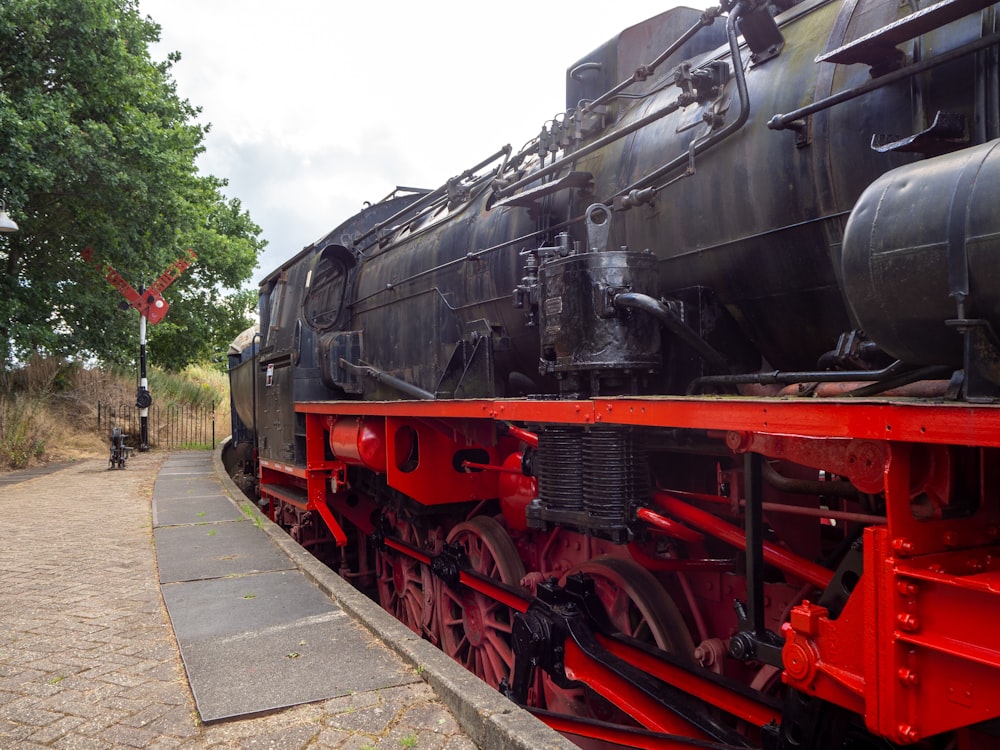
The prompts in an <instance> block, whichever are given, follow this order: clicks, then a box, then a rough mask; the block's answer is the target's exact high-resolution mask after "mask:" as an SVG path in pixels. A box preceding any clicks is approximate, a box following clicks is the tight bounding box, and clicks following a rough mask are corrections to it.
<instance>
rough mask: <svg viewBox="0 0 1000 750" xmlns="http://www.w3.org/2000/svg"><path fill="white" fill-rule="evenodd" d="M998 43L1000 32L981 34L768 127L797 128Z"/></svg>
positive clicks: (780, 116) (778, 117) (777, 118)
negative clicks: (804, 121) (811, 118)
mask: <svg viewBox="0 0 1000 750" xmlns="http://www.w3.org/2000/svg"><path fill="white" fill-rule="evenodd" d="M996 44H1000V34H991V35H990V36H984V37H981V38H979V39H977V40H976V41H974V42H969V43H968V44H963V45H962V46H961V47H956V48H955V49H953V50H949V51H948V52H942V53H941V54H940V55H936V56H935V57H932V58H930V59H927V60H921V61H920V62H918V63H914V64H913V65H908V66H906V67H905V68H899V69H898V70H894V71H892V72H891V73H886V74H885V75H882V76H879V77H878V78H872V79H870V80H868V81H865V82H864V83H863V84H861V85H860V86H855V87H854V88H853V89H846V90H844V91H841V92H839V93H836V94H832V95H831V96H828V97H825V98H823V99H820V100H819V101H815V102H813V103H812V104H807V105H806V106H805V107H800V108H799V109H796V110H792V111H791V112H787V113H785V114H776V115H774V116H773V117H772V118H771V119H770V120H768V123H767V127H769V128H770V129H771V130H786V129H792V130H797V129H799V128H800V127H801V123H800V121H801V120H802V119H803V118H805V117H808V116H809V115H813V114H816V113H817V112H822V111H823V110H825V109H829V108H830V107H834V106H836V105H838V104H842V103H844V102H847V101H850V100H851V99H856V98H857V97H859V96H862V95H864V94H867V93H869V92H872V91H875V90H877V89H880V88H883V87H885V86H889V85H891V84H893V83H897V82H899V81H902V80H904V79H906V78H912V77H914V76H917V75H920V74H921V73H924V72H926V71H928V70H931V69H933V68H936V67H938V66H940V65H945V64H946V63H950V62H952V61H954V60H957V59H959V58H961V57H965V56H966V55H971V54H974V53H976V52H979V51H980V50H983V49H986V48H987V47H992V46H994V45H996Z"/></svg>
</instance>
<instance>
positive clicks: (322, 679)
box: [177, 584, 420, 722]
mask: <svg viewBox="0 0 1000 750" xmlns="http://www.w3.org/2000/svg"><path fill="white" fill-rule="evenodd" d="M177 585H179V586H187V585H189V584H177ZM333 620H336V622H335V623H334V622H332V621H333ZM178 642H179V643H180V647H181V655H182V657H183V659H184V667H185V669H186V670H187V673H188V678H189V681H190V683H191V692H192V693H193V694H194V699H195V703H196V704H197V707H198V713H199V714H200V715H201V718H202V721H205V722H210V721H216V720H219V719H225V718H229V717H232V716H239V715H243V714H252V713H259V712H261V711H269V710H272V709H275V708H282V707H285V706H290V705H294V704H297V703H307V702H310V701H316V700H323V699H327V698H336V697H338V696H341V695H347V694H348V693H352V692H363V691H366V690H379V689H383V688H388V687H394V686H397V685H405V684H410V683H414V682H419V681H420V678H419V677H417V676H416V675H414V674H413V673H412V672H409V671H407V670H404V669H402V665H401V664H400V662H399V660H397V659H395V658H393V657H392V655H391V654H390V653H389V652H388V651H387V650H386V649H384V648H381V647H380V646H378V644H377V641H375V639H374V638H372V637H371V636H369V635H367V634H365V633H364V632H362V631H361V629H360V628H359V627H358V626H357V625H356V624H355V623H354V622H353V621H352V620H351V618H350V617H349V616H348V615H347V614H345V613H344V612H343V611H342V610H340V611H338V612H336V613H333V612H331V613H329V614H328V615H322V616H318V617H314V618H309V619H305V620H301V621H296V620H292V621H290V622H286V623H284V624H281V625H273V626H271V627H268V628H261V629H256V630H253V631H251V632H248V633H241V634H237V635H230V636H224V637H219V638H209V639H205V640H197V641H190V640H185V639H182V638H180V637H179V636H178Z"/></svg>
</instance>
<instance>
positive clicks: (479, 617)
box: [436, 516, 524, 688]
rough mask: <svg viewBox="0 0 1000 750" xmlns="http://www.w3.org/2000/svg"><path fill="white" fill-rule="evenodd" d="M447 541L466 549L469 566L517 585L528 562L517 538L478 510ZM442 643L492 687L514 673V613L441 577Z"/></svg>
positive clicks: (439, 596) (439, 583)
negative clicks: (525, 560) (518, 550)
mask: <svg viewBox="0 0 1000 750" xmlns="http://www.w3.org/2000/svg"><path fill="white" fill-rule="evenodd" d="M448 541H449V542H451V543H455V544H459V545H461V546H462V548H463V549H464V550H465V554H466V556H467V557H468V560H469V565H470V567H471V568H472V569H473V570H474V571H476V572H477V573H480V574H482V575H484V576H489V577H490V578H494V579H497V580H499V581H502V582H503V583H508V584H511V585H513V586H517V585H518V583H519V582H520V580H521V579H522V578H523V577H524V563H522V562H521V558H520V557H519V556H518V554H517V549H516V548H515V547H514V542H513V541H511V538H510V536H508V534H507V532H506V531H504V529H503V527H502V526H501V525H500V524H499V523H497V522H496V521H495V520H493V519H492V518H489V517H486V516H479V517H476V518H473V519H472V520H471V521H467V522H465V523H460V524H458V525H457V526H456V527H455V528H453V529H452V530H451V533H450V534H448ZM436 584H437V597H436V599H437V609H438V616H439V624H440V627H441V648H442V649H443V650H444V651H445V653H447V654H448V655H450V656H451V657H452V658H453V659H455V660H456V661H457V662H459V663H460V664H462V665H463V666H464V667H465V668H466V669H468V670H470V671H471V672H474V673H475V674H476V675H478V676H479V678H480V679H482V680H483V681H484V682H486V683H487V684H488V685H490V686H491V687H494V688H496V687H499V685H500V681H501V680H502V679H503V678H505V677H507V678H508V679H509V678H510V676H511V674H512V672H513V668H514V652H513V650H512V649H511V644H510V631H511V621H512V618H513V613H512V612H511V611H510V609H509V608H508V607H507V606H506V605H504V604H501V603H500V602H498V601H495V600H493V599H490V598H489V597H486V596H483V595H482V594H479V593H477V592H475V591H472V590H471V589H468V588H466V587H464V586H458V587H456V588H455V589H452V588H450V587H449V586H447V585H446V584H445V583H444V582H442V581H437V582H436Z"/></svg>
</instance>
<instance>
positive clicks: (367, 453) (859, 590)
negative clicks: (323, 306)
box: [260, 397, 1000, 748]
mask: <svg viewBox="0 0 1000 750" xmlns="http://www.w3.org/2000/svg"><path fill="white" fill-rule="evenodd" d="M295 408H296V412H298V413H299V414H301V415H302V416H303V417H304V423H305V441H306V464H305V467H304V468H296V467H294V466H291V465H289V464H283V463H280V462H275V461H271V460H262V461H261V462H260V479H261V496H262V498H263V499H265V500H267V501H268V502H269V504H270V505H269V507H270V512H271V517H272V518H273V519H275V520H276V521H279V522H281V521H282V513H283V512H285V513H287V512H288V511H289V509H297V510H296V511H293V512H308V511H316V512H318V513H319V514H320V516H321V517H322V519H323V521H324V522H325V526H326V527H327V528H328V529H329V532H330V535H331V536H332V538H333V539H334V540H336V543H337V544H338V545H345V544H347V542H348V536H349V535H350V533H351V530H352V528H353V527H356V528H357V529H358V530H359V531H360V532H361V533H363V534H371V533H378V529H377V528H376V524H375V522H374V521H373V515H374V513H373V512H372V511H373V509H374V506H372V505H369V504H367V502H365V501H364V500H363V501H362V502H361V503H360V504H359V503H358V497H357V493H356V492H354V491H352V488H351V487H350V486H349V481H348V470H349V467H351V466H361V467H365V468H366V469H369V470H372V471H374V472H376V473H377V474H382V475H384V477H385V481H386V483H387V485H388V486H389V487H390V488H392V489H394V490H398V491H400V492H402V493H404V494H405V495H407V496H408V497H410V498H413V500H415V501H416V502H417V503H418V504H420V505H421V506H425V507H428V508H432V507H433V506H435V505H438V504H452V503H458V502H469V503H476V502H484V501H487V500H489V499H490V498H497V497H507V498H516V499H514V500H512V501H511V502H509V503H507V505H506V506H505V516H506V515H507V511H508V510H512V511H513V515H514V516H516V515H517V513H518V512H519V508H520V507H523V506H522V505H519V504H523V503H526V502H528V501H529V499H530V496H531V494H532V491H533V490H534V489H535V488H534V487H533V486H532V482H533V480H532V479H531V478H530V477H527V476H525V475H524V474H523V473H522V472H521V470H520V459H521V456H522V449H523V448H524V447H525V446H528V445H530V444H531V443H532V442H533V441H534V439H535V438H534V433H533V432H532V431H531V430H530V429H527V430H526V429H524V428H523V427H519V426H513V425H548V424H571V425H583V426H588V425H599V424H603V425H609V424H614V425H622V426H634V427H644V428H664V429H676V430H696V431H699V433H702V432H703V433H705V434H707V435H708V436H709V437H710V438H714V439H716V440H717V441H718V442H719V444H720V445H724V446H726V447H727V448H728V450H729V451H731V453H732V455H733V456H736V455H738V454H747V455H757V456H761V457H763V458H764V459H765V460H781V461H790V462H792V463H794V464H796V465H799V466H804V467H811V468H813V469H817V470H820V471H821V472H823V473H824V476H826V477H827V478H833V477H839V478H844V479H847V480H850V482H851V483H852V484H853V485H854V486H855V487H856V488H858V489H860V490H862V491H864V492H867V493H872V494H878V495H879V496H884V499H885V516H884V520H883V519H881V518H879V517H878V516H875V517H873V516H872V515H871V514H867V515H866V514H860V513H851V512H849V511H843V512H840V511H838V509H837V508H835V507H833V506H832V505H831V506H830V507H828V508H823V509H810V508H798V507H797V506H795V505H794V504H790V505H789V506H788V508H786V509H785V510H789V511H791V512H793V513H796V514H797V515H798V516H799V517H803V516H804V517H805V518H807V519H811V520H809V521H807V522H808V523H815V524H822V523H830V522H831V521H830V519H837V518H842V519H843V521H844V522H845V523H851V522H854V523H859V522H863V524H864V531H863V540H862V544H861V547H862V549H863V574H862V575H861V576H860V578H859V579H857V580H854V579H853V578H851V576H854V575H855V574H854V573H852V572H850V571H844V572H841V571H834V570H830V569H828V568H825V567H823V566H821V565H818V564H816V563H814V562H813V561H811V560H809V559H806V558H805V557H803V556H802V555H799V554H796V553H794V552H792V551H789V550H788V549H786V548H784V547H783V546H782V545H781V544H780V543H773V542H769V541H764V540H763V539H759V538H757V537H756V536H754V535H755V534H759V530H758V531H757V532H754V531H753V530H752V529H751V527H750V526H749V523H748V525H747V527H746V529H744V528H741V527H740V526H739V525H736V524H734V523H731V522H730V521H728V520H724V519H723V518H722V517H721V515H725V514H728V515H731V516H735V517H737V518H738V517H739V516H740V515H742V516H743V517H744V519H750V518H751V517H752V516H754V512H746V513H743V512H742V511H741V510H740V507H741V504H751V505H752V504H755V503H758V501H759V498H758V499H757V500H755V499H754V498H753V497H750V498H748V497H747V494H748V493H749V494H751V495H752V494H753V492H752V490H751V489H748V488H749V487H750V485H748V484H747V485H744V486H743V487H742V489H741V487H740V484H739V483H738V482H736V483H733V484H732V486H731V487H730V493H729V495H728V496H722V495H721V494H720V495H716V496H714V497H713V496H712V495H711V493H697V492H686V491H684V490H683V489H681V490H679V491H674V489H673V488H670V487H658V488H656V490H655V492H654V494H653V502H652V503H651V504H650V507H644V508H640V509H639V511H638V513H637V519H638V521H641V522H645V523H648V524H650V526H654V527H656V529H657V531H658V533H662V534H663V535H664V536H665V537H667V538H669V539H671V540H673V541H674V542H675V543H677V544H679V545H682V546H683V545H684V544H686V543H695V542H697V541H698V540H699V539H701V538H703V537H712V538H715V539H719V540H723V541H724V542H725V543H726V544H728V545H732V546H735V547H737V548H741V551H742V552H744V553H745V554H746V555H747V565H748V567H750V565H751V564H752V560H753V558H754V556H757V557H758V559H759V560H760V561H762V562H763V563H764V564H765V565H769V566H773V567H775V568H777V569H779V570H781V571H783V573H784V575H785V576H787V577H788V578H789V579H791V580H792V581H800V582H804V583H805V584H806V586H807V587H809V586H812V587H813V588H814V589H824V588H828V584H830V583H831V581H832V582H833V584H838V583H841V584H843V586H844V588H845V592H846V593H845V602H844V604H843V607H842V611H840V612H839V613H838V616H836V617H833V616H831V615H830V613H829V612H828V610H827V608H826V607H823V606H820V605H819V604H817V603H813V602H811V601H809V600H804V601H801V602H795V603H794V606H790V607H789V608H788V610H787V612H788V616H787V618H786V619H785V620H784V621H783V622H781V623H780V626H779V627H780V636H781V639H782V640H781V642H780V643H776V644H775V649H776V650H777V649H780V665H778V667H777V669H778V671H779V672H780V680H781V682H783V683H784V684H785V685H786V686H788V687H790V688H794V689H796V690H798V691H800V692H801V693H802V694H805V695H807V696H814V697H817V698H821V699H822V700H823V701H827V702H829V703H831V704H834V705H836V706H840V707H842V708H844V709H847V710H848V711H850V712H852V713H854V714H857V715H859V716H861V717H863V719H864V724H865V726H866V727H867V729H868V731H870V732H871V733H872V734H874V735H877V736H880V737H884V738H887V739H889V740H890V741H893V742H896V743H900V744H912V743H917V742H919V741H921V740H923V739H924V738H928V737H931V736H933V735H939V734H941V733H944V732H952V731H954V730H962V731H960V732H959V733H958V734H957V735H955V736H956V737H957V738H958V740H959V742H960V745H959V746H961V747H966V748H971V747H979V746H980V744H977V743H983V744H982V746H988V741H987V740H986V739H984V737H985V735H980V734H979V733H978V732H975V731H972V730H968V729H966V728H968V727H971V726H973V725H975V724H977V723H979V722H983V721H986V720H988V719H992V718H995V717H997V716H998V715H1000V681H998V680H997V679H996V677H997V674H998V670H1000V647H998V646H997V644H996V638H995V635H994V632H993V627H992V623H993V622H994V621H993V618H992V613H993V612H994V611H997V610H998V608H1000V562H998V558H997V555H996V554H995V550H996V546H995V545H996V542H997V538H998V536H1000V502H998V501H1000V497H998V494H1000V476H997V475H998V473H1000V460H998V459H1000V451H998V450H997V449H998V448H1000V409H998V408H996V407H993V406H988V405H970V404H958V403H954V404H952V403H948V404H945V403H935V404H928V403H926V402H924V403H917V402H906V401H889V400H874V399H857V400H825V399H780V400H779V399H753V398H736V397H718V398H706V397H702V398H694V397H649V398H597V399H593V400H586V401H556V400H552V401H546V400H539V401H534V400H492V399H489V400H469V401H429V402H413V401H406V402H357V401H332V402H305V403H299V404H297V405H296V407H295ZM499 423H503V424H504V425H511V426H512V428H511V429H509V430H507V429H504V430H500V431H499V433H500V437H496V436H497V435H498V430H497V425H498V424H499ZM414 443H416V444H418V445H419V451H417V450H415V449H414ZM414 455H416V456H418V460H416V461H411V460H410V458H412V456H414ZM470 457H474V458H477V459H478V460H473V459H472V458H470ZM512 457H516V458H512ZM748 466H749V464H748ZM747 471H748V472H749V469H748V470H747ZM362 494H363V493H362ZM723 503H725V505H723ZM773 506H774V504H771V506H769V507H770V509H771V510H781V508H775V507H773ZM748 507H749V505H748ZM716 508H721V509H722V510H724V511H726V513H723V514H720V513H716V512H713V510H714V509H716ZM282 509H284V511H282ZM734 510H735V514H734V513H733V511H734ZM755 512H756V513H760V509H759V508H758V509H757V510H756V511H755ZM472 515H474V512H473V513H470V517H471V516H472ZM508 520H509V519H508ZM286 525H288V524H287V523H286ZM508 526H509V527H511V528H513V529H514V532H515V536H516V532H517V530H518V527H519V526H520V522H519V521H516V520H515V521H514V523H512V524H511V523H508ZM399 531H400V530H399V529H397V530H396V531H395V532H393V531H392V530H390V531H389V533H383V534H382V535H381V538H382V540H383V544H384V545H385V548H386V549H388V550H389V551H390V552H391V553H393V554H396V555H401V556H403V559H404V560H405V561H406V562H405V563H403V564H401V565H403V567H405V568H406V570H404V571H403V573H402V574H401V573H400V570H399V568H398V567H397V568H395V569H394V570H393V571H392V574H394V575H397V582H398V581H399V578H398V576H400V575H403V576H405V575H411V576H412V575H418V576H419V575H425V576H426V575H429V574H428V573H427V572H426V571H427V568H428V567H429V566H431V565H432V564H433V562H434V561H433V559H432V558H433V555H432V554H428V553H427V551H426V548H425V549H423V550H422V549H421V548H420V545H418V544H416V543H414V540H413V539H405V538H403V537H405V534H404V533H399ZM747 534H750V535H751V536H753V537H754V538H755V539H757V541H754V542H751V543H750V544H749V545H748V543H747ZM486 536H488V535H486ZM472 562H473V564H472V565H471V566H466V567H462V569H461V570H459V571H458V573H457V576H456V577H455V579H454V585H453V586H452V588H454V589H455V590H458V591H461V592H466V593H460V594H458V595H457V596H460V597H466V599H462V600H461V601H462V602H464V603H465V604H466V605H467V606H470V607H472V606H473V600H472V599H469V598H468V597H476V596H478V597H485V598H486V600H488V601H489V602H490V604H489V605H488V606H489V607H492V608H493V609H490V610H488V611H490V612H494V613H495V612H497V611H498V610H497V609H496V608H497V607H503V608H507V609H508V610H509V611H510V612H511V613H515V614H516V613H521V614H523V613H525V612H527V611H528V610H529V609H530V608H531V607H532V606H533V605H532V603H533V602H534V601H537V599H536V597H535V596H533V595H532V593H531V592H530V590H529V589H530V587H528V588H522V589H520V590H518V589H517V587H516V586H512V585H504V584H503V583H499V584H498V583H497V582H496V581H495V580H493V579H495V578H496V576H492V578H491V576H490V574H489V571H482V570H479V571H477V570H475V565H474V563H475V561H472ZM643 562H646V563H648V562H649V561H648V560H643ZM659 562H660V563H661V567H662V568H664V569H666V568H669V567H670V565H669V564H670V563H671V562H673V563H675V564H676V566H677V569H679V570H680V569H685V565H687V566H688V567H687V569H689V570H692V571H695V570H698V569H710V568H711V567H712V563H713V561H711V560H698V559H697V558H696V557H688V558H683V559H677V560H673V561H671V560H667V559H662V560H659ZM699 565H700V566H701V567H700V568H699ZM752 575H753V574H752V573H748V576H750V577H751V578H752ZM837 576H843V580H840V579H838V578H837ZM427 585H429V584H427ZM404 587H405V582H404ZM749 588H750V585H748V589H749ZM536 593H537V592H536ZM748 596H752V595H750V594H748ZM476 601H479V600H476ZM401 606H402V605H401ZM555 609H558V607H555ZM504 617H506V615H504ZM506 622H507V621H506V620H505V623H506ZM409 624H411V627H413V626H414V625H413V623H409ZM504 627H505V626H504ZM570 629H572V628H570ZM595 636H596V638H595V639H596V642H597V644H598V646H597V648H598V649H603V651H602V653H604V654H611V656H612V657H613V659H609V660H607V661H605V660H604V658H603V657H602V658H593V657H592V655H590V653H589V652H587V650H586V649H585V648H581V647H580V645H579V643H578V642H577V641H575V640H574V639H573V638H571V637H567V638H566V639H565V642H564V643H563V644H562V648H563V651H562V652H561V653H562V654H563V659H562V663H560V665H559V667H560V669H562V670H563V672H564V673H565V675H566V676H567V677H569V678H570V679H571V680H575V681H577V682H582V683H584V684H586V685H587V686H588V687H589V688H591V689H592V690H593V691H595V692H596V693H598V694H599V695H604V696H605V697H606V698H609V699H611V700H612V702H613V703H614V704H615V705H616V706H617V708H618V709H619V710H621V711H623V712H624V713H626V714H629V715H631V717H633V719H635V720H636V722H637V723H638V724H639V725H640V726H643V727H645V728H646V729H648V730H651V731H653V732H657V733H661V736H660V737H659V738H658V739H656V743H655V744H657V746H670V745H671V744H676V745H677V746H683V745H685V744H686V743H685V741H684V740H683V739H681V737H704V736H705V734H704V733H703V732H702V731H701V730H700V729H699V727H697V726H693V725H692V724H690V723H689V722H688V721H687V720H686V719H685V718H683V717H682V716H679V715H677V714H675V713H673V712H672V711H671V710H670V709H669V708H667V707H666V705H665V704H666V702H665V701H664V700H662V699H658V698H656V697H655V696H654V697H651V695H650V691H649V690H648V689H644V688H643V687H642V686H641V685H639V686H637V685H636V684H633V683H632V682H630V680H629V679H627V677H625V678H623V677H622V674H623V673H622V672H620V671H616V670H615V669H614V668H609V667H608V663H613V664H616V663H618V661H622V662H625V663H626V664H627V665H631V666H632V667H634V668H635V669H636V670H638V671H641V672H643V673H645V674H646V675H648V676H651V677H652V678H655V679H656V680H659V681H660V684H662V685H663V686H664V689H666V688H667V687H672V688H677V689H679V690H681V691H682V692H683V693H684V694H686V695H689V696H694V698H696V699H697V700H699V701H702V702H703V703H704V705H706V706H709V707H712V708H713V709H718V711H720V712H722V713H724V714H727V715H729V716H730V717H733V719H734V721H733V723H734V724H736V725H740V723H742V724H743V725H747V726H750V727H753V728H754V729H751V730H750V732H749V734H750V735H751V736H757V735H756V732H766V728H767V727H768V725H770V726H771V727H772V728H773V727H775V726H776V725H778V724H780V722H781V721H782V711H781V709H780V707H779V706H778V705H777V704H776V703H775V702H774V701H773V700H767V699H766V698H765V697H761V699H759V700H758V699H756V698H755V697H754V696H753V695H748V694H747V692H746V691H742V692H741V691H735V690H731V689H727V687H726V685H725V684H724V683H722V682H720V681H719V680H716V679H714V676H713V675H710V674H709V675H706V676H700V675H699V674H698V670H690V669H684V668H680V667H679V666H678V665H677V664H675V663H673V662H671V661H670V660H669V659H664V658H661V656H662V655H658V654H656V653H655V649H654V650H652V651H651V650H649V649H644V648H641V647H640V646H638V645H636V644H635V643H633V642H630V641H629V640H628V639H620V638H616V637H614V636H613V635H608V634H607V633H596V634H595ZM707 642H708V641H706V643H707ZM703 645H704V644H703ZM730 648H732V646H730ZM706 671H710V670H706ZM624 674H626V675H627V668H626V671H625V673H624ZM710 678H712V679H710ZM544 718H546V719H547V720H548V721H549V723H550V724H552V725H553V726H555V727H556V728H558V729H562V730H565V731H569V732H572V733H574V734H584V735H589V736H592V737H598V738H601V739H605V740H608V741H614V742H620V743H623V744H630V745H635V746H644V743H647V742H648V743H650V744H653V741H652V740H650V739H648V738H647V739H642V735H641V734H640V735H635V734H630V733H629V731H627V730H618V729H615V728H613V727H611V726H610V725H607V724H604V723H600V722H590V723H586V722H584V723H580V722H574V721H573V720H572V719H568V718H566V717H558V716H553V715H547V714H545V715H544ZM746 733H747V732H746V731H744V734H746ZM671 736H676V737H675V740H674V741H671V739H670V737H671ZM664 743H665V744H664Z"/></svg>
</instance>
